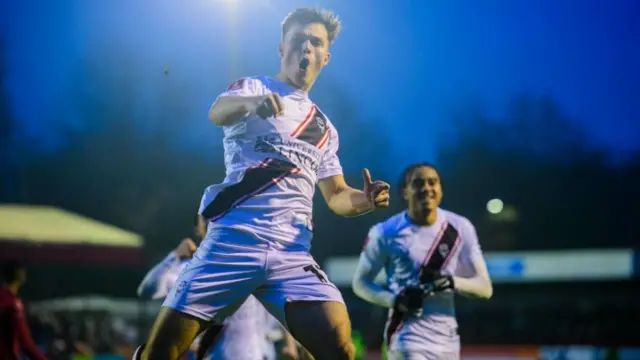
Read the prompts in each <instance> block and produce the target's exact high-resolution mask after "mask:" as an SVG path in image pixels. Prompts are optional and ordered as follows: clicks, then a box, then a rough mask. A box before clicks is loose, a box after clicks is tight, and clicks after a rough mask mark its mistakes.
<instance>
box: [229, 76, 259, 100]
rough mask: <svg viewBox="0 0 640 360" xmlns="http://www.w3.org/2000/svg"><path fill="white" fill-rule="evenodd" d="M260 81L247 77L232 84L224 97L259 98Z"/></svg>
mask: <svg viewBox="0 0 640 360" xmlns="http://www.w3.org/2000/svg"><path fill="white" fill-rule="evenodd" d="M260 89H261V86H260V81H259V80H257V79H254V78H250V77H245V78H241V79H238V80H236V81H234V82H232V83H231V84H230V85H229V86H228V87H227V90H225V91H224V92H223V93H222V94H220V97H222V96H258V95H261V93H260Z"/></svg>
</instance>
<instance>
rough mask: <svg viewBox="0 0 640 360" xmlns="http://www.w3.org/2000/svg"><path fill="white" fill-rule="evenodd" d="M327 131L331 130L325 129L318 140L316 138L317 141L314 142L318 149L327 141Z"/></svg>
mask: <svg viewBox="0 0 640 360" xmlns="http://www.w3.org/2000/svg"><path fill="white" fill-rule="evenodd" d="M329 131H331V129H327V131H325V132H324V134H323V135H322V137H321V138H320V140H318V143H317V144H316V146H317V147H318V149H322V147H323V146H324V145H325V144H326V143H327V140H329Z"/></svg>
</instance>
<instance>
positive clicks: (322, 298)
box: [254, 251, 355, 360]
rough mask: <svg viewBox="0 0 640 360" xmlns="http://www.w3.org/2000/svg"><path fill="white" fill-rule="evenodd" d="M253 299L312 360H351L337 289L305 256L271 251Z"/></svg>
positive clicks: (348, 327) (352, 351)
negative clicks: (313, 359)
mask: <svg viewBox="0 0 640 360" xmlns="http://www.w3.org/2000/svg"><path fill="white" fill-rule="evenodd" d="M254 295H255V296H256V297H257V298H258V299H259V300H260V301H262V303H263V304H264V305H265V307H266V308H267V310H269V312H271V313H272V314H273V315H274V316H275V317H276V318H277V319H278V320H279V321H280V322H281V323H282V324H283V325H285V327H287V328H288V330H289V331H290V332H291V334H292V335H293V337H294V338H295V339H296V340H297V341H298V342H300V344H301V345H302V346H304V347H305V348H306V349H307V350H308V351H309V352H310V353H311V355H312V356H313V357H314V358H315V359H316V360H353V359H355V347H354V346H353V344H352V342H351V321H350V320H349V314H348V313H347V308H346V306H345V304H344V300H343V299H342V294H340V291H339V290H338V288H337V287H336V286H335V285H333V284H332V283H331V282H330V281H329V280H328V278H327V276H326V274H325V273H324V272H323V271H322V270H320V267H319V266H318V264H317V263H316V262H315V261H314V260H313V258H312V257H311V255H310V254H309V253H307V252H278V251H272V252H269V253H268V255H267V281H266V283H265V284H264V285H263V286H261V287H259V288H258V290H256V292H254Z"/></svg>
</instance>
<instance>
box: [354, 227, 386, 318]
mask: <svg viewBox="0 0 640 360" xmlns="http://www.w3.org/2000/svg"><path fill="white" fill-rule="evenodd" d="M383 242H384V238H383V236H382V231H381V229H379V225H377V226H374V227H373V228H371V230H370V231H369V235H368V236H367V241H366V243H365V245H364V249H363V250H362V253H361V254H360V260H359V261H358V266H357V267H356V273H355V275H354V276H353V281H352V282H351V286H352V288H353V292H354V293H355V294H356V295H358V296H359V297H361V298H362V299H364V300H366V301H368V302H370V303H373V304H376V305H380V306H384V307H388V308H390V307H393V305H394V300H395V294H394V293H393V292H391V291H390V290H389V289H386V288H384V287H382V286H380V285H379V284H377V283H376V281H375V279H376V277H377V276H378V274H379V273H380V270H382V268H383V267H384V263H385V261H386V257H385V255H384V254H385V252H384V250H383V249H384V244H383Z"/></svg>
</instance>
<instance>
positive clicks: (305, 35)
mask: <svg viewBox="0 0 640 360" xmlns="http://www.w3.org/2000/svg"><path fill="white" fill-rule="evenodd" d="M339 30H340V22H339V21H338V19H337V17H336V16H335V15H334V14H332V13H330V12H327V11H323V10H319V9H311V8H306V9H296V10H294V11H293V12H292V13H290V14H289V15H288V16H287V18H286V19H285V20H284V22H283V24H282V40H281V43H280V46H279V51H280V56H281V70H280V72H279V73H278V75H276V76H275V77H269V76H258V77H249V78H244V79H240V80H238V81H236V82H234V83H233V84H232V85H231V86H230V87H229V89H228V90H227V91H226V92H225V93H223V94H221V95H220V96H219V97H218V98H217V100H216V101H215V103H214V104H213V106H212V107H211V109H210V111H209V119H210V120H211V121H212V122H213V123H214V124H216V125H218V126H221V127H222V128H223V131H224V141H223V143H224V149H225V165H226V177H225V180H224V182H223V183H222V184H216V185H212V186H210V187H208V188H207V189H206V191H205V193H204V196H203V198H202V202H201V207H200V214H202V215H203V216H205V217H206V218H207V219H208V220H210V225H209V230H208V233H207V236H206V237H205V239H204V240H203V242H202V244H200V246H199V247H198V250H197V251H196V253H195V254H194V257H193V260H192V261H191V262H190V263H189V265H188V266H187V267H186V268H185V269H184V270H183V272H182V273H181V275H180V278H179V279H178V280H177V284H176V286H174V287H173V289H172V291H171V293H170V294H169V295H168V296H167V298H166V299H165V302H164V304H163V307H162V308H161V310H160V314H159V315H158V318H157V319H156V323H155V324H154V326H153V328H152V330H151V334H150V336H149V339H148V341H147V344H146V346H145V347H144V350H143V351H141V353H142V359H143V360H147V359H152V360H160V359H171V360H176V359H178V357H179V356H180V355H181V354H182V353H183V352H184V351H185V350H186V349H187V348H188V346H189V344H191V342H192V341H193V339H194V338H195V336H196V335H197V334H198V333H199V332H200V331H202V330H203V329H205V328H207V327H208V326H209V325H210V324H211V323H220V322H221V321H222V320H224V319H225V318H226V317H227V316H229V315H231V314H233V312H235V310H236V309H237V308H238V307H239V306H240V304H242V303H243V302H244V300H245V299H246V298H247V297H248V296H249V295H250V294H253V295H255V296H256V297H257V298H258V299H259V300H260V301H261V302H262V303H263V304H264V305H265V307H266V308H267V310H269V312H270V313H272V314H273V315H274V316H275V317H276V318H277V319H278V320H279V321H280V322H281V323H282V324H285V325H287V327H288V329H289V330H290V332H291V333H292V335H293V336H294V337H295V338H296V340H298V341H299V342H300V343H301V344H302V345H303V346H304V347H305V348H306V349H307V350H309V352H310V353H311V354H312V355H313V356H314V357H315V358H316V360H341V359H349V360H351V359H354V357H355V349H354V347H353V344H352V343H351V324H350V320H349V316H348V313H347V309H346V306H345V305H344V301H343V299H342V295H341V294H340V291H339V290H338V289H337V288H336V286H335V285H333V284H332V283H331V282H329V281H328V279H327V278H326V276H325V274H324V272H322V271H321V270H320V269H319V267H318V264H317V263H316V262H315V261H314V260H313V258H312V257H311V255H310V253H309V251H310V247H311V244H310V243H311V238H312V235H313V221H312V206H313V195H314V192H315V185H316V183H317V184H318V185H319V187H320V190H321V192H322V195H323V197H324V198H325V200H326V202H327V204H328V206H329V208H330V209H331V210H332V211H334V212H335V213H337V214H339V215H342V216H356V215H361V214H364V213H366V212H369V211H371V210H374V209H377V208H382V207H387V206H388V204H389V185H388V184H386V183H383V182H373V181H372V180H371V176H370V175H369V172H368V171H367V170H366V169H365V171H364V172H363V177H364V187H363V190H357V189H354V188H352V187H350V186H348V185H347V184H346V183H345V180H344V177H343V174H342V167H341V165H340V161H339V159H338V156H337V154H336V153H337V150H338V142H339V141H338V133H337V130H336V129H335V127H334V126H333V125H332V124H331V122H330V121H329V120H328V118H327V117H326V116H325V115H324V114H323V113H322V111H320V109H319V108H318V107H317V106H316V105H315V104H314V103H313V102H312V101H311V100H310V99H309V97H308V91H309V89H311V87H312V85H313V83H314V82H315V80H316V77H317V76H318V74H319V73H320V71H321V70H322V68H323V67H324V66H325V65H327V64H328V63H329V59H330V57H331V55H330V53H329V47H330V45H331V43H332V42H333V41H334V40H335V38H336V36H337V35H338V33H339Z"/></svg>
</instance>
